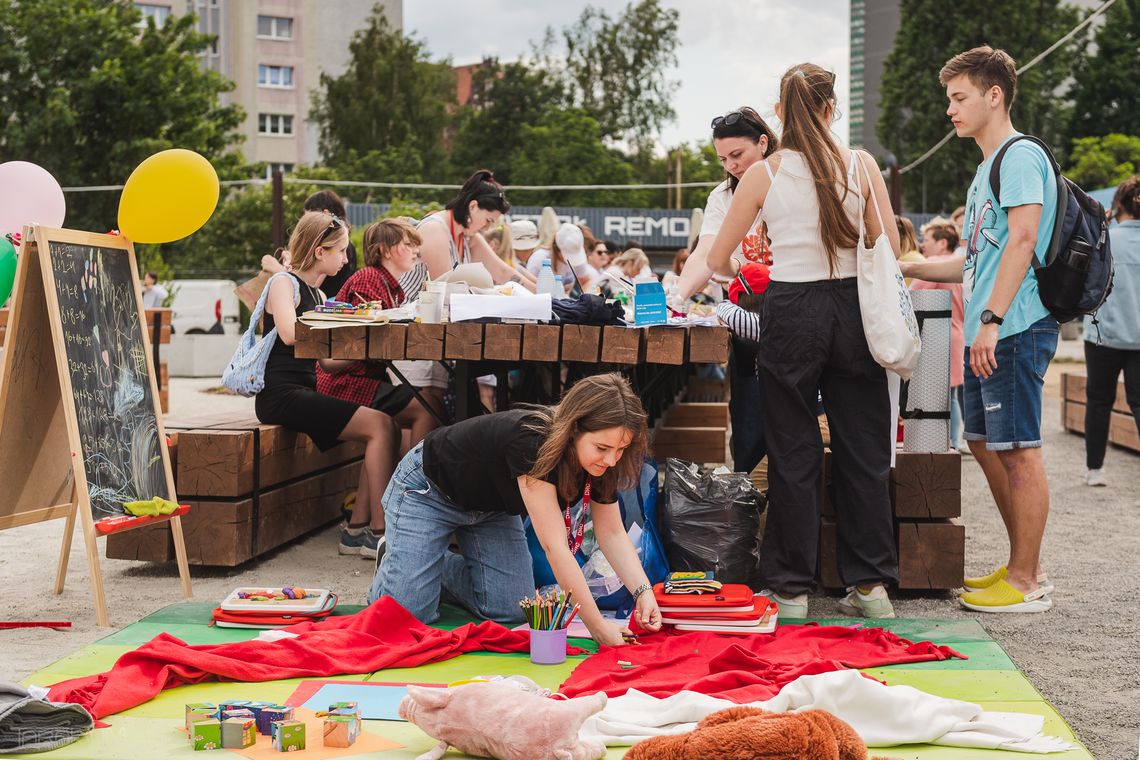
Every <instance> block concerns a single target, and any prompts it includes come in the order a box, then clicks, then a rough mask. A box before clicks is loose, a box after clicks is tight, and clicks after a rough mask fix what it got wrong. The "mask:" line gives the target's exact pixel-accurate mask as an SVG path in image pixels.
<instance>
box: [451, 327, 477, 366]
mask: <svg viewBox="0 0 1140 760" xmlns="http://www.w3.org/2000/svg"><path fill="white" fill-rule="evenodd" d="M443 355H444V358H447V359H466V360H468V361H478V360H479V359H482V358H483V325H482V324H481V323H479V322H449V323H448V324H447V326H446V329H445V330H444V343H443Z"/></svg>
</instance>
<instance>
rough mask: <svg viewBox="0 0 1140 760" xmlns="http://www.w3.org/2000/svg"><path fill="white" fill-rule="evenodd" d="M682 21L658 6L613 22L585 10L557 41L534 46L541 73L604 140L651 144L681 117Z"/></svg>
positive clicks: (637, 8) (642, 0) (648, 3)
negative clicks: (677, 107)
mask: <svg viewBox="0 0 1140 760" xmlns="http://www.w3.org/2000/svg"><path fill="white" fill-rule="evenodd" d="M679 16H680V14H679V13H678V12H677V11H675V10H672V9H667V8H663V7H662V6H661V3H660V0H637V2H633V3H630V4H629V5H627V6H626V7H625V8H624V9H623V10H622V12H621V14H620V15H618V16H617V17H616V18H615V17H611V16H610V15H609V14H608V13H606V11H604V10H602V9H600V8H595V7H593V6H587V7H586V9H585V10H584V11H582V15H581V16H580V17H579V18H578V20H577V22H575V23H574V24H571V25H570V26H567V27H566V28H564V29H563V30H562V31H561V33H560V34H557V35H556V34H555V33H554V31H553V30H552V29H549V28H548V29H547V30H546V35H545V37H544V38H543V40H542V42H541V43H540V44H539V45H537V46H536V51H537V53H538V56H539V60H540V62H541V65H542V68H544V69H545V70H546V71H547V72H548V73H549V74H550V76H551V77H552V79H553V80H554V81H556V82H558V83H560V84H561V86H562V88H563V92H564V93H565V95H564V98H565V104H566V105H569V106H574V107H577V108H581V109H583V110H584V111H585V112H586V113H587V114H589V115H590V116H591V117H593V119H594V120H595V121H597V123H598V124H599V125H601V136H602V138H603V139H607V140H626V141H628V142H631V143H645V142H648V141H651V140H652V139H653V138H654V137H656V136H657V135H658V134H659V133H660V132H661V128H662V127H663V126H664V125H665V124H667V123H669V122H671V121H672V120H673V119H674V118H675V116H676V113H675V111H674V110H673V106H672V98H673V94H674V93H675V92H676V89H677V86H678V83H677V81H676V80H673V79H670V78H669V71H670V70H671V69H672V68H674V67H675V66H676V65H677V54H676V51H677V47H678V46H679V45H680V37H679V35H678V27H677V20H678V18H679Z"/></svg>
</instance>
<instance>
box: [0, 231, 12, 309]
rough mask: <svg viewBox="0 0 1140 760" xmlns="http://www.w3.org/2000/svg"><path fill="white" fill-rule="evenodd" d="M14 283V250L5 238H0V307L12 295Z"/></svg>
mask: <svg viewBox="0 0 1140 760" xmlns="http://www.w3.org/2000/svg"><path fill="white" fill-rule="evenodd" d="M15 281H16V249H15V248H13V247H12V244H11V243H9V242H8V240H7V239H6V238H2V237H0V306H3V305H4V302H5V301H7V300H8V296H9V295H11V294H12V283H14V282H15Z"/></svg>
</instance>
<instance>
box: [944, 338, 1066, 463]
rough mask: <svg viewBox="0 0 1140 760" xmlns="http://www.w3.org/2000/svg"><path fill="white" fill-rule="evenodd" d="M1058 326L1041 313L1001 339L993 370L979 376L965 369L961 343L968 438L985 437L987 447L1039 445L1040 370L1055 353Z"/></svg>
mask: <svg viewBox="0 0 1140 760" xmlns="http://www.w3.org/2000/svg"><path fill="white" fill-rule="evenodd" d="M1059 335H1060V328H1059V327H1058V325H1057V320H1055V319H1053V317H1045V318H1044V319H1041V320H1038V321H1037V322H1034V323H1033V324H1032V325H1030V326H1029V329H1028V330H1025V331H1024V332H1019V333H1017V334H1016V335H1010V336H1009V337H1008V338H1002V339H1001V340H999V341H998V343H997V350H996V351H995V352H994V356H995V358H996V359H997V369H996V370H994V373H993V374H992V375H990V376H989V377H987V378H985V379H982V378H978V377H976V376H975V375H974V373H973V371H972V370H971V369H970V347H969V346H966V355H965V362H966V383H965V389H964V392H965V408H964V409H963V410H962V416H963V420H964V422H965V433H964V436H965V438H966V440H967V441H985V442H986V448H987V449H988V450H990V451H1003V450H1008V449H1032V448H1038V447H1040V446H1041V398H1042V390H1043V388H1044V386H1045V372H1046V370H1048V369H1049V362H1051V361H1052V360H1053V354H1055V353H1056V352H1057V338H1058V337H1059Z"/></svg>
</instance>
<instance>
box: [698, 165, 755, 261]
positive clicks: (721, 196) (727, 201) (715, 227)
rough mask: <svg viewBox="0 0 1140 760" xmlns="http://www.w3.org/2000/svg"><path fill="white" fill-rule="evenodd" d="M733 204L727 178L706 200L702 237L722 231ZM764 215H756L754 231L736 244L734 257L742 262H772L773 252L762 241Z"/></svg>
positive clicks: (753, 225)
mask: <svg viewBox="0 0 1140 760" xmlns="http://www.w3.org/2000/svg"><path fill="white" fill-rule="evenodd" d="M731 205H732V191H731V190H729V188H728V180H727V179H726V180H725V181H724V182H721V183H720V184H719V185H717V186H716V187H714V188H713V190H712V192H711V193H709V199H708V201H706V202H705V216H704V219H703V221H701V234H700V237H704V236H705V235H711V236H713V237H715V236H716V234H717V233H718V232H720V228H721V226H722V225H723V224H724V217H725V216H726V215H727V214H728V207H729V206H731ZM762 216H763V213H760V214H757V215H756V221H755V222H754V223H753V224H752V231H751V232H749V233H748V234H747V235H745V236H744V240H742V241H740V245H738V246H736V250H735V251H733V252H732V255H733V257H734V258H736V259H739V260H740V262H741V263H742V264H743V263H745V262H748V261H755V262H759V263H761V264H769V265H770V264H771V263H772V254H771V252H769V251H767V250H765V246H763V245H761V241H762V240H763V239H764V238H763V234H764V233H763V227H762V224H761V217H762Z"/></svg>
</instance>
